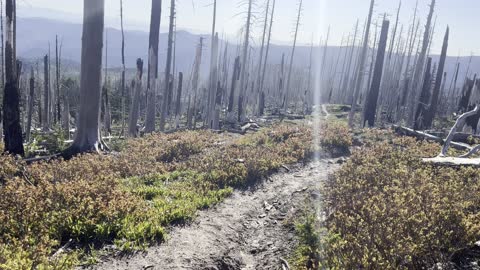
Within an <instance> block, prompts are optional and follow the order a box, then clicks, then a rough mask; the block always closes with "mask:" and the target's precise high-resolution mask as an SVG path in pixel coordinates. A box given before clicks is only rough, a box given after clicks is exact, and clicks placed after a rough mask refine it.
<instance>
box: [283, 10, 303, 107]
mask: <svg viewBox="0 0 480 270" xmlns="http://www.w3.org/2000/svg"><path fill="white" fill-rule="evenodd" d="M302 4H303V0H300V2H299V5H298V14H297V22H296V25H295V34H294V38H293V47H292V53H291V55H290V66H289V67H288V75H287V88H286V89H285V104H284V109H285V110H286V111H287V110H288V103H289V92H290V84H291V78H292V69H293V60H294V59H295V49H296V47H297V37H298V28H299V26H300V17H301V14H302Z"/></svg>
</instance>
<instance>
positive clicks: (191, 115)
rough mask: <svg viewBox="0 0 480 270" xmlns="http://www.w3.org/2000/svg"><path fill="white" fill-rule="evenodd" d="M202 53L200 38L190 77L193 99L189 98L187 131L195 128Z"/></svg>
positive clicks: (201, 39) (201, 40)
mask: <svg viewBox="0 0 480 270" xmlns="http://www.w3.org/2000/svg"><path fill="white" fill-rule="evenodd" d="M202 52H203V38H200V43H199V44H198V45H197V51H196V53H195V63H194V65H193V66H194V68H193V77H192V92H193V97H191V98H190V102H191V103H190V105H189V107H190V110H189V112H188V116H187V127H188V128H189V129H192V125H193V128H196V127H197V93H198V79H199V76H200V66H201V64H202Z"/></svg>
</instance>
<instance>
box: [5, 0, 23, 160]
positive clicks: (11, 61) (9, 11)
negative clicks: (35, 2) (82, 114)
mask: <svg viewBox="0 0 480 270" xmlns="http://www.w3.org/2000/svg"><path fill="white" fill-rule="evenodd" d="M5 12H6V13H5V15H6V16H5V17H6V25H5V26H6V27H5V28H6V29H5V30H6V40H5V75H6V83H5V91H4V95H3V135H4V138H3V139H4V142H5V151H6V152H8V153H10V154H14V155H20V156H23V155H24V154H25V151H24V149H23V137H22V128H21V126H20V95H19V90H18V81H17V80H18V77H17V75H18V74H17V64H16V54H15V51H16V50H15V47H16V40H15V36H16V34H15V20H16V11H15V0H7V1H6V9H5Z"/></svg>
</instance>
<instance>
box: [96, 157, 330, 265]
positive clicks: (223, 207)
mask: <svg viewBox="0 0 480 270" xmlns="http://www.w3.org/2000/svg"><path fill="white" fill-rule="evenodd" d="M336 166H337V165H334V162H332V161H331V160H322V161H319V162H314V163H310V164H308V165H306V166H303V167H300V166H299V167H297V168H291V171H290V172H286V171H284V172H281V173H278V174H275V175H273V176H271V177H270V178H268V179H267V180H266V181H264V182H263V183H262V184H260V185H259V186H258V187H257V188H256V189H255V190H251V191H235V192H234V194H233V195H232V196H231V197H229V198H228V199H226V200H225V201H224V202H223V203H221V204H219V205H218V206H216V207H214V208H212V209H210V210H207V211H201V212H199V215H198V217H197V218H196V219H195V221H194V222H193V224H190V225H188V226H186V227H177V228H173V229H172V231H171V232H170V234H169V237H168V239H167V241H166V242H165V243H163V244H161V245H158V246H154V247H151V248H149V249H148V250H147V251H146V252H143V253H138V254H135V255H133V256H129V257H123V258H106V259H104V261H103V262H101V263H100V264H98V265H96V266H94V267H92V268H90V269H211V270H215V269H216V270H222V269H228V270H235V269H248V270H249V269H252V270H253V269H282V267H281V264H280V258H281V257H284V258H286V257H287V256H288V255H289V254H291V251H292V249H293V248H294V246H295V241H296V238H295V234H294V233H295V232H294V228H293V226H292V225H291V224H292V221H293V222H295V218H296V217H297V216H296V214H298V211H301V210H302V209H303V207H304V202H305V199H306V198H308V197H310V198H313V199H318V197H319V192H318V190H319V187H320V185H321V182H322V181H323V180H324V179H325V178H326V177H327V176H328V174H329V173H331V172H332V171H333V170H334V169H335V168H336ZM289 221H290V222H289Z"/></svg>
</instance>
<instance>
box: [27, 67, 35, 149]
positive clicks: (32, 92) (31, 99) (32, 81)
mask: <svg viewBox="0 0 480 270" xmlns="http://www.w3.org/2000/svg"><path fill="white" fill-rule="evenodd" d="M29 83H30V92H29V95H28V119H27V126H26V127H25V141H26V142H30V134H31V131H32V115H33V103H34V99H35V75H34V73H33V67H32V68H31V71H30V81H29Z"/></svg>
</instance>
